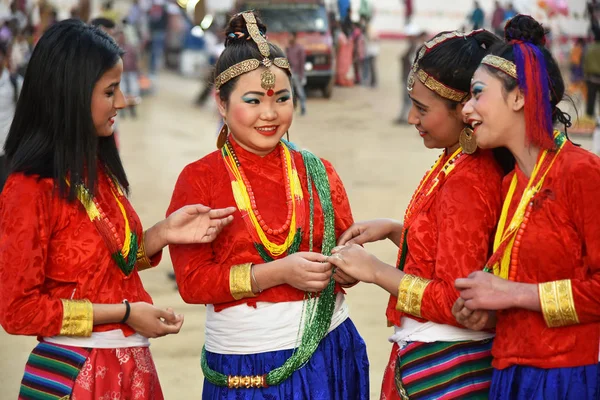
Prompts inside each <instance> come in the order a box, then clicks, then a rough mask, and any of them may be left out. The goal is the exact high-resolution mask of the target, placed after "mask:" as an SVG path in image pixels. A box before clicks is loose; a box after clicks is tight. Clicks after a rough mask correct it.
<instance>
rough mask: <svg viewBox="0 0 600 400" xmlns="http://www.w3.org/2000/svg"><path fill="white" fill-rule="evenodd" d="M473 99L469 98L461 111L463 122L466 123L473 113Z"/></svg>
mask: <svg viewBox="0 0 600 400" xmlns="http://www.w3.org/2000/svg"><path fill="white" fill-rule="evenodd" d="M473 111H474V109H473V98H472V97H471V98H470V99H469V101H467V102H466V103H465V105H464V106H463V109H462V115H463V121H465V122H467V120H468V119H469V116H470V115H471V114H472V113H473Z"/></svg>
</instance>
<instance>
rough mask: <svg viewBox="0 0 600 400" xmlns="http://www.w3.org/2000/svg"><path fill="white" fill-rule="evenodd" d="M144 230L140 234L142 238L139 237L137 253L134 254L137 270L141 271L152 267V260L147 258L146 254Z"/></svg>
mask: <svg viewBox="0 0 600 400" xmlns="http://www.w3.org/2000/svg"><path fill="white" fill-rule="evenodd" d="M145 241H146V232H144V233H143V234H142V238H141V239H140V244H139V246H138V250H137V254H136V258H137V259H136V266H137V269H138V271H143V270H145V269H149V268H152V261H150V259H149V258H148V255H147V254H146V244H145Z"/></svg>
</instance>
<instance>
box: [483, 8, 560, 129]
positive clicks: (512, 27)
mask: <svg viewBox="0 0 600 400" xmlns="http://www.w3.org/2000/svg"><path fill="white" fill-rule="evenodd" d="M547 33H548V31H547V30H546V29H544V27H543V26H542V25H541V24H540V23H539V22H537V21H536V20H535V19H533V18H532V17H530V16H529V15H517V16H515V17H514V18H512V19H511V20H510V21H508V23H507V24H506V27H505V28H504V36H505V39H506V43H502V44H499V45H497V46H495V47H494V48H492V52H491V54H494V55H496V56H499V57H502V58H504V59H506V60H508V61H512V62H514V61H515V56H514V54H513V45H512V43H510V42H511V41H513V40H521V41H524V42H529V43H531V44H533V45H535V46H536V47H537V48H538V49H539V50H540V51H541V52H542V54H543V55H544V60H545V61H546V68H547V70H548V79H549V82H548V86H549V87H550V105H551V107H552V122H553V123H556V122H557V121H558V122H561V123H564V124H565V125H566V126H570V117H568V115H565V114H564V113H563V112H562V111H561V110H560V109H558V107H557V105H558V103H560V102H561V101H562V100H563V98H564V97H565V82H564V80H563V77H562V74H561V72H560V68H559V66H558V63H557V62H556V60H555V59H554V57H552V54H550V51H548V49H547V48H546V46H545V44H546V34H547ZM482 67H484V68H485V69H486V71H487V72H489V73H490V74H492V75H494V76H496V77H497V78H499V79H500V80H501V81H502V88H503V90H504V93H505V94H507V93H510V92H511V91H513V90H514V89H515V88H516V87H517V86H518V85H519V83H518V82H517V80H516V79H515V78H513V77H511V76H509V75H507V74H505V73H504V72H502V71H499V70H497V69H496V68H493V67H490V66H488V65H482ZM567 120H568V121H567Z"/></svg>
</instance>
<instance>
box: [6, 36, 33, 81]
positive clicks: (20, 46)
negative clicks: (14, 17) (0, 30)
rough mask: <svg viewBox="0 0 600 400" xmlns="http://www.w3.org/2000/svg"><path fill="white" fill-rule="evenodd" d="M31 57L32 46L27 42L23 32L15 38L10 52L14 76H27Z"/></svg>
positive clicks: (10, 63)
mask: <svg viewBox="0 0 600 400" xmlns="http://www.w3.org/2000/svg"><path fill="white" fill-rule="evenodd" d="M29 57H31V46H30V45H29V42H28V41H27V37H26V36H25V34H24V32H23V31H19V32H18V33H17V35H16V36H15V40H14V41H13V43H12V47H11V51H10V62H9V65H10V68H11V71H12V72H13V73H14V74H17V75H20V76H22V77H23V76H25V69H26V68H27V63H28V62H29Z"/></svg>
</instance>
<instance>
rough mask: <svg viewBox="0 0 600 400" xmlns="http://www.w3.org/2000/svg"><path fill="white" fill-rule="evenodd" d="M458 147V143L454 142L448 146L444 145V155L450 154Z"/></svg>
mask: <svg viewBox="0 0 600 400" xmlns="http://www.w3.org/2000/svg"><path fill="white" fill-rule="evenodd" d="M459 147H460V143H456V144H454V145H452V146H450V147H446V155H447V156H451V155H452V154H454V152H455V151H456V150H458V148H459Z"/></svg>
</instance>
